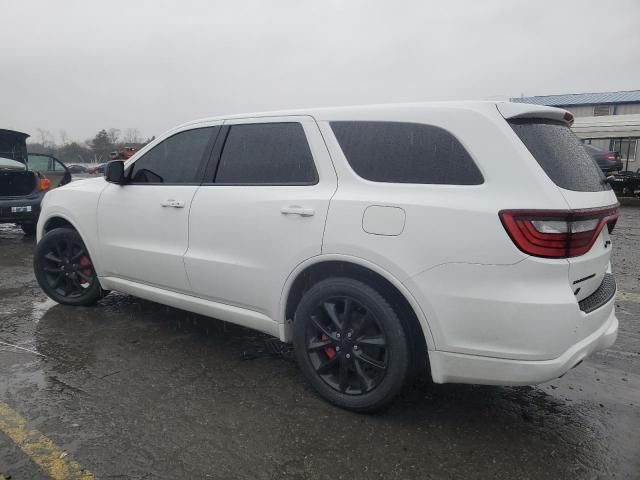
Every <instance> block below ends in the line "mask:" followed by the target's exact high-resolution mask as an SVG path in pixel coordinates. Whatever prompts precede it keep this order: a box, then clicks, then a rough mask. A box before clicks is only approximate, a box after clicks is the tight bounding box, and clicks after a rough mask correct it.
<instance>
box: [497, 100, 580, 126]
mask: <svg viewBox="0 0 640 480" xmlns="http://www.w3.org/2000/svg"><path fill="white" fill-rule="evenodd" d="M496 107H497V108H498V111H499V112H500V114H501V115H502V116H503V117H504V118H505V119H506V120H509V119H512V118H544V119H547V120H556V121H560V122H564V123H566V124H567V125H568V126H571V125H573V114H572V113H571V112H568V111H567V110H563V109H562V108H555V107H545V106H543V105H532V104H529V103H512V102H500V103H496Z"/></svg>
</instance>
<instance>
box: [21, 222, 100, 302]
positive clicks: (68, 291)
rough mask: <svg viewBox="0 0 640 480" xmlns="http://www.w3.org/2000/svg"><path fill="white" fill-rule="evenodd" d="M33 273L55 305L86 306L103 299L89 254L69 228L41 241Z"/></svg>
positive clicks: (53, 231) (47, 236)
mask: <svg viewBox="0 0 640 480" xmlns="http://www.w3.org/2000/svg"><path fill="white" fill-rule="evenodd" d="M33 270H34V273H35V275H36V280H38V284H40V287H41V288H42V290H43V291H44V293H46V294H47V295H48V296H49V297H50V298H51V299H53V300H55V301H56V302H58V303H62V304H64V305H74V306H86V305H92V304H94V303H95V302H97V301H98V300H100V298H102V297H103V296H104V291H103V290H102V288H101V287H100V282H99V281H98V276H97V274H96V272H95V269H94V268H93V262H92V261H91V257H90V256H89V252H88V251H87V248H86V246H85V244H84V242H83V241H82V238H81V237H80V234H79V233H78V232H76V231H75V230H73V229H71V228H56V229H54V230H51V231H50V232H48V233H47V234H46V235H45V236H44V237H42V239H41V240H40V242H39V243H38V245H37V246H36V250H35V253H34V256H33Z"/></svg>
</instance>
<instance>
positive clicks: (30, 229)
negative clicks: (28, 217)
mask: <svg viewBox="0 0 640 480" xmlns="http://www.w3.org/2000/svg"><path fill="white" fill-rule="evenodd" d="M20 228H22V231H23V232H24V234H25V235H28V236H30V237H31V236H33V235H35V234H36V224H35V223H21V224H20Z"/></svg>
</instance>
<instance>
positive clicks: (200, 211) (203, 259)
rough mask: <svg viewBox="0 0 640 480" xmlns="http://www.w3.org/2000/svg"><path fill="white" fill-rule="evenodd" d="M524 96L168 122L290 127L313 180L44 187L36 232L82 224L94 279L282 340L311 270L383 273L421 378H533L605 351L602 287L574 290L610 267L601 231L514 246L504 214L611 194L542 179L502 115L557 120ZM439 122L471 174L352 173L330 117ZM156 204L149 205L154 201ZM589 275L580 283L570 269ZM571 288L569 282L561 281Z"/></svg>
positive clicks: (610, 337) (609, 321)
mask: <svg viewBox="0 0 640 480" xmlns="http://www.w3.org/2000/svg"><path fill="white" fill-rule="evenodd" d="M565 114H566V112H565V111H563V110H559V109H554V108H547V107H540V106H533V105H524V104H511V103H496V102H461V103H433V104H406V105H381V106H367V107H348V108H347V107H345V108H333V109H317V110H305V111H293V112H276V113H261V114H251V115H238V116H229V117H223V118H213V119H206V120H200V121H197V122H190V123H187V124H184V125H181V126H180V127H177V128H176V129H173V130H171V131H169V132H167V133H166V134H165V135H163V136H161V137H159V138H158V139H156V140H155V141H154V142H153V143H151V144H150V145H147V146H146V147H145V148H143V149H142V150H141V151H139V152H138V153H136V155H134V157H132V158H131V159H130V160H129V161H128V162H127V164H126V166H127V167H129V166H130V165H131V164H133V163H135V162H136V161H137V160H138V159H140V158H142V157H144V155H145V153H146V152H148V151H149V150H150V149H152V148H153V147H154V146H155V145H157V144H159V143H161V142H162V141H163V140H164V139H166V138H168V137H169V136H171V135H173V134H175V133H176V132H179V131H183V130H189V129H193V128H199V127H205V126H215V125H224V126H228V125H236V124H243V123H251V124H253V123H261V122H282V121H286V122H299V123H300V124H301V125H302V127H303V128H304V133H305V135H306V137H307V140H308V142H309V146H310V149H311V152H312V154H313V160H314V162H315V166H316V169H317V172H318V182H317V183H316V184H314V185H303V186H301V185H291V186H289V185H286V186H264V185H261V186H250V185H210V184H200V185H117V184H112V183H108V182H106V181H105V179H104V178H95V179H90V180H84V181H77V182H73V183H72V184H69V185H67V186H64V187H62V188H58V189H56V190H54V191H52V192H51V193H49V194H48V195H47V196H46V197H45V200H44V202H43V205H42V213H41V215H40V221H39V223H38V240H39V239H40V238H41V237H42V236H43V234H44V232H45V231H46V230H49V229H50V228H51V227H52V226H55V225H60V223H61V222H67V223H68V224H70V225H71V226H73V227H74V228H75V229H76V230H77V231H78V232H79V233H80V235H81V236H82V239H83V240H84V242H85V244H86V246H87V248H88V250H89V252H90V255H91V258H92V259H93V262H94V265H95V269H96V272H97V274H98V276H99V280H100V283H101V285H102V287H103V288H104V289H107V290H118V291H122V292H126V293H129V294H132V295H135V296H138V297H142V298H145V299H148V300H152V301H156V302H160V303H163V304H167V305H171V306H174V307H177V308H181V309H184V310H188V311H192V312H196V313H199V314H203V315H207V316H210V317H215V318H218V319H222V320H225V321H228V322H233V323H236V324H239V325H243V326H246V327H250V328H252V329H256V330H259V331H262V332H266V333H268V334H271V335H274V336H276V337H278V338H280V339H281V340H282V341H290V340H291V321H292V316H291V312H290V311H288V300H289V299H290V293H291V292H292V286H293V285H294V284H295V281H296V279H297V278H299V276H300V275H301V274H302V273H303V272H304V271H305V270H307V269H308V268H310V267H312V266H313V265H318V264H322V263H324V262H346V263H349V264H353V265H358V266H360V267H362V268H364V269H367V270H369V271H372V272H375V274H376V275H379V276H381V277H383V278H384V279H385V280H386V282H388V283H389V284H391V285H392V286H393V287H394V288H395V289H396V290H397V292H399V293H400V294H401V295H402V296H403V297H404V299H405V300H406V302H407V303H408V305H410V307H411V309H412V310H413V313H414V314H415V317H416V319H417V321H418V322H419V327H420V328H419V331H420V332H421V333H422V335H423V336H424V342H425V344H426V347H427V350H428V358H429V361H430V368H431V375H432V377H433V380H434V381H435V382H437V383H446V382H460V383H482V384H502V385H524V384H534V383H540V382H543V381H547V380H550V379H553V378H556V377H558V376H560V375H562V374H563V373H565V372H566V371H567V370H569V369H570V368H572V367H573V366H575V365H576V364H577V363H579V362H580V361H582V360H583V359H584V358H585V357H586V356H587V355H589V354H591V353H593V352H595V351H598V350H602V349H605V348H607V347H609V346H611V345H612V344H613V343H614V341H615V338H616V335H617V329H618V320H617V319H616V316H615V311H614V300H613V299H610V300H608V301H607V302H606V303H605V304H604V305H601V306H600V307H599V308H597V309H596V310H594V311H592V312H590V313H586V312H584V311H582V310H581V309H580V307H579V302H580V301H581V300H584V299H585V298H587V297H589V296H590V295H592V294H593V293H594V292H595V291H596V290H597V289H598V287H599V286H600V284H601V283H602V281H603V278H604V275H605V273H607V272H610V264H609V258H610V253H611V248H610V246H609V245H610V241H609V234H608V232H607V229H606V228H605V229H603V230H602V231H601V232H600V233H599V236H598V239H597V240H596V241H595V243H594V244H593V246H592V247H591V249H590V250H589V251H588V252H587V253H585V254H583V255H580V256H576V257H572V258H560V259H553V258H540V257H535V256H532V255H528V254H526V253H524V252H523V251H521V250H520V249H519V248H518V247H517V246H516V245H515V244H514V242H513V241H512V240H511V238H510V237H509V235H508V234H507V232H506V231H505V228H504V227H503V225H502V223H501V220H500V217H499V212H500V211H502V210H504V209H536V210H567V209H589V208H600V207H606V206H611V205H614V204H616V198H615V195H614V194H613V193H612V191H610V190H606V191H599V192H576V191H571V190H566V189H563V188H560V187H558V186H557V185H556V184H555V183H554V182H553V181H552V180H550V178H549V177H548V176H547V175H546V174H545V172H544V171H543V169H542V168H541V166H540V165H539V164H538V162H537V161H536V160H535V159H534V158H533V156H532V155H531V153H530V152H529V151H528V150H527V147H525V145H524V144H523V143H522V142H521V141H519V139H518V137H517V136H516V134H515V133H514V131H513V130H512V129H511V128H510V126H509V124H508V123H507V122H506V121H505V118H518V117H535V118H548V119H562V118H563V117H564V115H565ZM346 120H348V121H389V122H415V123H424V124H428V125H434V126H438V127H441V128H443V129H445V130H447V131H448V132H450V133H451V134H453V135H454V136H455V137H456V138H457V139H458V140H459V141H460V142H461V143H462V145H463V146H464V148H465V149H466V150H467V151H468V152H469V154H470V155H471V157H472V158H473V160H474V161H475V163H476V165H477V167H478V169H479V170H480V171H481V172H482V176H483V177H484V183H482V184H480V185H428V184H407V183H379V182H373V181H368V180H365V179H363V178H361V177H360V176H358V175H357V174H356V173H355V172H354V170H353V169H352V168H351V167H350V165H349V162H348V161H347V159H346V158H345V155H344V153H343V151H342V150H341V148H340V145H339V143H338V141H337V139H336V136H335V135H334V133H333V131H332V128H331V125H330V122H332V121H346ZM163 205H164V206H163ZM592 274H594V275H593V276H592V277H590V278H588V279H587V280H583V279H584V278H585V277H589V276H590V275H592ZM576 281H580V285H581V288H580V289H579V292H578V293H575V288H574V282H576Z"/></svg>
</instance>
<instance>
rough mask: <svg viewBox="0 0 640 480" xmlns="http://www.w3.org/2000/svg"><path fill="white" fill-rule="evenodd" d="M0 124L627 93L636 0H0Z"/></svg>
mask: <svg viewBox="0 0 640 480" xmlns="http://www.w3.org/2000/svg"><path fill="white" fill-rule="evenodd" d="M0 3H1V8H0V15H1V16H2V20H3V21H2V27H1V28H0V87H1V90H0V92H1V93H0V99H1V108H0V128H15V129H18V130H23V131H26V132H28V133H32V134H33V135H35V134H36V129H38V128H43V129H47V130H50V131H51V132H52V133H53V134H55V135H56V140H58V141H59V132H60V130H62V129H64V130H66V132H67V133H68V135H69V137H70V139H76V140H85V139H87V138H90V137H93V135H94V134H95V133H96V132H97V131H98V130H99V129H101V128H110V127H115V128H120V129H123V130H124V129H126V128H132V127H134V128H138V129H139V130H140V132H141V133H142V135H144V136H151V135H159V134H160V133H162V132H163V131H165V130H167V129H168V128H170V127H172V126H174V125H176V124H179V123H182V122H184V121H187V120H192V119H195V118H200V117H207V116H213V115H219V114H225V113H243V112H251V111H260V110H275V109H283V108H295V107H305V106H330V105H348V104H362V103H387V102H406V101H421V100H451V99H471V98H475V99H506V98H508V97H512V96H519V95H520V94H521V93H524V94H525V95H527V96H528V95H544V94H553V93H573V92H593V91H610V90H634V89H640V1H638V0H609V1H602V0H580V1H577V0H576V1H559V0H556V1H549V2H545V1H533V0H531V1H506V0H505V1H497V0H482V1H471V0H468V1H457V0H440V1H437V2H429V1H398V0H385V1H371V0H369V1H365V0H362V1H359V0H349V1H346V0H345V1H336V0H317V1H313V2H312V1H303V0H291V1H279V0H265V1H239V0H225V1H220V2H216V1H207V0H203V1H195V0H194V1H185V0H174V1H159V0H155V1H151V0H150V1H142V0H139V1H138V0H122V1H121V0H117V1H114V0H109V1H107V0H104V1H98V0H78V1H67V0H56V1H32V0H15V1H14V0H0Z"/></svg>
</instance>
